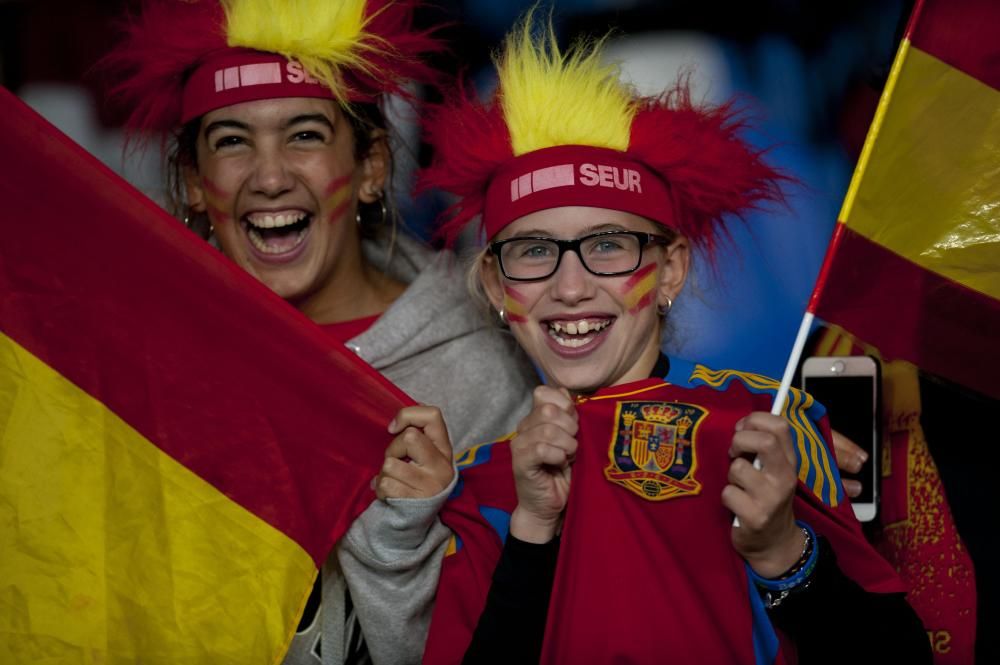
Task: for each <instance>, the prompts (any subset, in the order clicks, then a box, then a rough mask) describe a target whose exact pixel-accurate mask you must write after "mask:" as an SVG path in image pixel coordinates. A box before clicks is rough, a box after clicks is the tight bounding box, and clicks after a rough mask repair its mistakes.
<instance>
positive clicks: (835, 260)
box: [809, 224, 1000, 398]
mask: <svg viewBox="0 0 1000 665" xmlns="http://www.w3.org/2000/svg"><path fill="white" fill-rule="evenodd" d="M830 247H831V249H830V250H828V252H827V259H826V262H825V264H824V265H823V269H822V271H821V272H820V276H819V279H818V280H817V282H816V288H815V290H814V291H813V296H812V300H811V301H810V303H809V311H810V312H812V313H813V314H815V315H816V316H818V317H819V318H821V319H825V320H828V321H835V322H836V323H837V324H838V325H840V326H843V327H844V328H846V329H847V330H849V331H851V333H852V334H853V335H855V336H857V337H858V338H859V339H863V340H865V341H867V342H868V343H870V344H872V345H873V346H875V347H876V348H878V349H879V350H880V351H881V353H882V355H883V356H884V357H886V358H890V359H893V358H900V359H904V360H907V361H909V362H912V363H914V364H915V365H918V366H919V367H922V368H924V369H926V370H927V371H928V372H931V373H932V374H937V375H938V376H942V377H945V378H947V379H950V380H952V381H955V382H956V383H960V384H962V385H965V386H968V387H969V388H972V389H973V390H977V391H979V392H981V393H983V394H984V395H989V396H991V397H994V398H1000V384H998V383H997V382H996V381H994V380H993V377H994V376H995V375H997V374H998V373H1000V345H998V344H996V339H995V338H996V331H997V330H1000V302H998V301H997V300H995V299H994V298H990V297H989V296H987V295H984V294H982V293H979V292H978V291H973V290H972V289H970V288H968V287H965V286H962V285H961V284H958V283H957V282H953V281H951V280H949V279H947V278H945V277H943V276H941V275H939V274H937V273H935V272H932V271H930V270H926V269H925V268H922V267H920V266H918V265H917V264H915V263H913V262H912V261H909V260H907V259H904V258H903V257H901V256H899V255H898V254H896V253H894V252H892V251H890V250H888V249H886V248H885V247H883V246H882V245H879V244H878V243H876V242H872V241H871V240H868V239H867V238H865V237H864V236H862V235H861V234H859V233H857V232H856V231H853V230H851V229H850V228H848V227H847V226H846V225H844V224H838V225H837V229H836V231H835V232H834V239H833V241H832V242H831V245H830ZM873 284H874V285H878V288H872V285H873ZM888 298H891V301H892V302H891V305H892V306H891V307H889V306H887V305H888V302H887V299H888Z"/></svg>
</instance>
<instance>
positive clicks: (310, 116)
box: [282, 113, 333, 131]
mask: <svg viewBox="0 0 1000 665" xmlns="http://www.w3.org/2000/svg"><path fill="white" fill-rule="evenodd" d="M307 122H318V123H320V124H321V125H326V126H327V127H329V128H330V131H333V123H332V122H330V119H329V118H327V117H326V116H325V115H323V114H322V113H303V114H302V115H297V116H295V117H293V118H291V119H290V120H289V121H288V122H286V123H285V124H284V126H283V127H282V129H288V128H289V127H292V126H294V125H301V124H303V123H307Z"/></svg>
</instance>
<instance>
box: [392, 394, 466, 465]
mask: <svg viewBox="0 0 1000 665" xmlns="http://www.w3.org/2000/svg"><path fill="white" fill-rule="evenodd" d="M407 427H413V428H418V429H420V430H423V433H424V435H425V436H426V437H427V438H428V439H429V440H430V441H431V442H432V443H433V445H434V447H435V448H436V449H437V450H438V451H439V452H440V453H441V454H442V455H444V456H445V457H447V458H449V459H451V456H452V449H451V439H450V438H449V437H448V427H447V426H446V425H445V423H444V417H443V416H442V415H441V410H440V409H439V408H437V407H436V406H427V405H424V404H421V405H418V406H407V407H403V408H402V409H400V410H399V412H398V413H397V414H396V417H395V418H393V419H392V421H391V422H390V423H389V433H390V434H399V433H400V432H402V431H404V430H405V429H406V428H407ZM396 440H398V437H397V439H396ZM396 440H394V441H393V443H395V441H396ZM390 448H391V446H390ZM386 454H388V451H387V453H386ZM392 456H393V457H399V458H402V457H404V456H405V455H399V454H394V455H392ZM411 457H412V455H411Z"/></svg>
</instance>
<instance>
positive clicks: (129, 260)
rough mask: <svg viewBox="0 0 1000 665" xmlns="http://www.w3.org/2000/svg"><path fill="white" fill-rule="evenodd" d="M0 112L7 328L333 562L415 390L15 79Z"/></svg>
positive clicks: (2, 323)
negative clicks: (117, 166) (79, 136)
mask: <svg viewBox="0 0 1000 665" xmlns="http://www.w3.org/2000/svg"><path fill="white" fill-rule="evenodd" d="M0 122H2V127H0V154H2V155H3V156H4V158H3V160H2V163H0V169H2V176H3V177H0V196H2V198H3V200H4V211H5V212H4V214H5V220H7V222H6V223H5V224H4V231H3V241H2V242H0V331H2V332H3V333H4V334H5V335H7V336H9V337H11V338H12V339H13V340H14V341H16V342H17V343H18V344H20V345H21V346H23V347H25V348H26V349H27V350H28V351H30V352H31V353H32V354H34V355H35V356H37V357H38V358H40V359H41V360H43V361H44V362H46V363H47V364H48V365H50V366H51V367H53V368H54V369H55V370H56V371H58V372H59V373H60V374H62V375H63V376H64V377H66V378H67V379H69V380H70V381H72V382H73V383H75V384H76V385H77V386H79V387H80V388H81V389H83V390H85V391H86V392H88V393H89V394H90V395H92V396H93V397H94V398H96V399H98V400H99V401H101V402H102V403H104V404H105V405H106V406H107V407H108V408H110V409H111V410H112V411H113V412H114V413H116V414H117V415H118V416H119V417H121V418H122V419H124V420H125V421H126V422H128V423H129V424H130V425H131V426H132V427H133V428H135V429H136V430H137V431H139V432H140V433H141V434H142V435H143V436H144V437H146V438H147V439H149V440H150V441H151V442H153V443H154V444H155V445H156V446H158V447H159V448H160V449H161V450H163V451H164V452H165V453H167V454H168V455H170V456H171V457H173V458H174V459H176V460H177V461H179V462H180V463H182V464H183V465H184V466H186V467H187V468H188V469H190V470H191V471H193V472H194V473H196V474H197V475H199V476H200V477H201V478H203V479H204V480H206V481H207V482H209V483H211V484H212V485H214V486H215V487H216V488H218V489H219V490H221V491H222V492H224V493H225V494H226V495H228V496H229V497H230V498H231V499H233V500H234V501H236V502H238V503H240V504H241V505H242V506H244V507H245V508H246V509H247V510H249V511H251V512H252V513H254V514H255V515H257V516H258V517H260V518H261V519H264V520H265V521H267V522H269V523H270V524H272V525H273V526H274V527H275V528H276V529H278V530H280V531H282V532H283V533H285V534H287V535H288V536H289V537H291V538H292V539H293V540H295V541H296V542H298V543H299V544H300V545H301V546H302V547H303V549H305V550H306V551H307V552H308V553H309V554H310V555H311V556H312V557H313V559H314V560H315V561H316V564H317V567H319V566H321V565H322V563H323V562H324V561H325V559H326V556H327V554H328V552H329V551H330V549H331V548H332V546H333V544H334V542H335V541H336V539H337V538H338V537H339V535H340V534H342V533H343V531H344V530H345V529H346V528H347V526H348V525H349V524H350V523H351V521H352V520H353V519H354V517H355V516H356V515H357V514H358V513H359V512H360V511H361V510H362V509H363V508H364V507H366V506H367V505H368V504H369V503H370V502H371V500H372V499H373V498H374V494H373V493H372V491H371V488H370V487H369V481H370V479H371V477H372V476H373V475H375V473H376V472H377V470H378V468H379V467H380V466H381V464H382V461H383V451H384V449H385V446H386V445H388V443H389V440H390V437H389V435H388V434H387V433H386V431H385V426H386V423H388V421H389V420H390V419H391V418H392V417H393V416H394V415H395V413H396V411H397V410H398V409H399V408H400V407H401V406H403V405H406V404H412V403H413V402H412V400H410V399H409V398H408V397H407V396H406V395H405V394H403V393H402V391H400V390H399V389H398V388H396V387H395V386H393V385H392V384H391V383H389V382H388V380H386V379H385V378H384V377H383V376H381V375H380V374H379V373H378V372H376V371H375V370H374V369H372V368H371V367H369V366H368V365H366V364H365V363H364V362H363V361H361V360H360V359H359V358H358V357H357V355H356V354H355V353H353V352H352V351H350V350H348V349H346V348H344V347H343V346H342V345H340V344H336V343H334V342H332V341H331V340H330V339H329V338H328V337H327V336H326V335H324V334H323V332H322V331H321V330H320V329H319V328H318V327H317V326H316V325H314V324H313V323H312V322H311V321H309V320H308V319H306V318H305V317H304V316H303V315H302V314H300V313H299V312H298V311H296V310H294V309H293V308H292V307H290V306H289V305H288V304H287V303H286V302H284V301H283V300H281V299H280V298H279V297H278V296H276V295H275V294H274V293H272V292H271V291H270V290H269V289H267V288H266V287H265V286H263V285H262V284H260V283H259V282H258V281H257V280H255V279H253V278H252V277H250V276H249V275H248V274H247V273H246V272H244V271H243V270H242V269H240V268H239V267H238V266H236V265H235V264H233V263H232V262H230V261H229V260H228V259H226V258H224V257H223V256H222V255H221V254H220V253H219V252H218V251H216V250H214V249H212V248H211V247H210V246H208V245H207V244H206V243H204V242H203V241H201V240H200V239H198V238H197V237H196V236H195V235H194V234H193V233H191V232H190V231H188V230H187V229H186V228H184V226H183V225H182V224H181V223H180V222H178V221H177V220H175V219H173V218H171V217H170V216H168V215H167V214H166V213H164V212H163V211H162V210H161V209H160V208H159V207H157V206H156V205H155V204H154V203H153V202H152V201H150V200H149V199H148V198H146V197H145V196H143V195H142V194H140V193H139V192H138V191H136V190H135V189H134V188H132V187H131V186H130V185H128V184H127V183H125V182H124V181H122V180H121V179H120V178H119V177H118V176H116V175H115V174H114V173H112V172H111V171H110V170H109V169H107V168H106V167H105V166H104V165H102V164H101V163H100V162H98V161H97V160H96V159H95V158H93V157H92V156H91V155H89V154H88V153H86V152H85V151H84V150H83V149H82V148H80V147H79V146H77V145H76V144H74V143H73V142H72V141H71V140H69V139H68V138H67V137H66V136H64V135H62V134H60V133H59V132H58V130H56V129H55V128H54V127H52V126H51V125H49V124H48V123H47V122H46V121H45V120H43V119H42V118H41V117H40V116H38V115H37V114H36V113H34V112H33V111H32V110H30V109H29V108H28V107H27V106H25V105H24V104H23V103H22V102H21V101H20V100H18V99H16V98H15V97H13V96H12V95H11V94H10V93H9V92H7V91H6V90H4V89H0ZM345 386H350V390H349V392H348V393H345V389H344V387H345ZM358 441H363V442H366V443H368V444H369V445H364V446H359V445H358V443H357V442H358Z"/></svg>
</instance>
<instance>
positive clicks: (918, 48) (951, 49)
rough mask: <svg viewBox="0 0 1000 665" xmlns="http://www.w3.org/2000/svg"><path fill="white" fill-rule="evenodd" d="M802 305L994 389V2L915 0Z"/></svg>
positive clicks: (999, 177) (997, 308) (999, 236)
mask: <svg viewBox="0 0 1000 665" xmlns="http://www.w3.org/2000/svg"><path fill="white" fill-rule="evenodd" d="M808 311H809V312H811V313H812V314H815V315H816V316H818V317H820V318H822V319H825V320H827V321H830V322H833V323H836V324H839V325H840V326H842V327H843V328H845V329H846V330H848V331H849V332H850V333H852V334H853V335H854V336H856V337H857V338H859V339H862V340H864V341H865V342H868V343H870V344H872V345H873V346H875V347H877V348H878V349H879V350H880V351H881V352H882V354H883V356H885V357H887V358H890V359H903V360H908V361H910V362H912V363H914V364H916V365H918V366H919V367H921V368H923V369H925V370H927V371H929V372H931V373H933V374H937V375H939V376H942V377H944V378H946V379H950V380H952V381H954V382H956V383H959V384H962V385H965V386H967V387H969V388H972V389H973V390H976V391H979V392H981V393H984V394H986V395H990V396H992V397H995V398H997V397H1000V345H998V344H997V335H998V332H1000V3H997V2H996V1H995V0H918V1H917V3H916V5H915V8H914V10H913V14H912V16H911V17H910V22H909V25H908V27H907V30H906V33H905V37H904V39H903V41H902V44H901V45H900V47H899V51H898V53H897V55H896V59H895V62H894V63H893V66H892V70H891V73H890V75H889V80H888V83H887V85H886V87H885V91H884V92H883V95H882V99H881V101H880V103H879V108H878V111H877V113H876V115H875V119H874V121H873V123H872V126H871V129H870V130H869V133H868V138H867V140H866V142H865V147H864V150H863V152H862V155H861V158H860V160H859V162H858V166H857V168H856V170H855V172H854V177H853V179H852V181H851V186H850V189H849V191H848V193H847V197H846V199H845V201H844V205H843V208H842V210H841V214H840V221H839V222H838V224H837V226H836V229H835V231H834V236H833V240H832V243H831V245H830V248H829V250H828V251H827V256H826V260H825V262H824V265H823V268H822V270H821V272H820V277H819V280H818V282H817V285H816V289H815V291H814V292H813V296H812V299H811V301H810V303H809V307H808Z"/></svg>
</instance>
